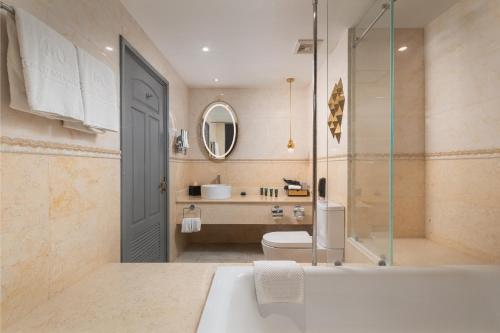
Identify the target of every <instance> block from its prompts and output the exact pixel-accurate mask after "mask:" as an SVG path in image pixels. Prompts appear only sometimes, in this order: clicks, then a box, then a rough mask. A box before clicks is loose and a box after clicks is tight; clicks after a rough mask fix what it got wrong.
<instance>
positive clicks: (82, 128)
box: [63, 120, 105, 134]
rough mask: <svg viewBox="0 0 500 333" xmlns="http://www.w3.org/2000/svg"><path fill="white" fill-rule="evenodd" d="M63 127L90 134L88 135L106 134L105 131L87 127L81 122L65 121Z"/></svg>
mask: <svg viewBox="0 0 500 333" xmlns="http://www.w3.org/2000/svg"><path fill="white" fill-rule="evenodd" d="M63 127H65V128H69V129H72V130H75V131H80V132H84V133H88V134H103V133H105V131H104V130H102V129H99V128H95V127H90V126H87V125H85V124H84V123H83V122H81V121H69V120H64V121H63Z"/></svg>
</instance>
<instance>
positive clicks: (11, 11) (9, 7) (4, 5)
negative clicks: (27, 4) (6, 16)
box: [0, 1, 15, 15]
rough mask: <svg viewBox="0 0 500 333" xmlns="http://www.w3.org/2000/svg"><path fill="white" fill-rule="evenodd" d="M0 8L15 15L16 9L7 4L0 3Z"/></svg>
mask: <svg viewBox="0 0 500 333" xmlns="http://www.w3.org/2000/svg"><path fill="white" fill-rule="evenodd" d="M0 8H1V9H5V10H6V11H8V12H9V13H11V14H12V15H14V14H15V11H14V7H12V6H9V5H8V4H6V3H5V2H3V1H0Z"/></svg>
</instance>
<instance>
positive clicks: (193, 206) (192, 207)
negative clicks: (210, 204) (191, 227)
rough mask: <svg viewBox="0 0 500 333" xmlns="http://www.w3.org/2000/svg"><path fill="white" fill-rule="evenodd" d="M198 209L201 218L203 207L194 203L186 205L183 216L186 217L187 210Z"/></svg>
mask: <svg viewBox="0 0 500 333" xmlns="http://www.w3.org/2000/svg"><path fill="white" fill-rule="evenodd" d="M196 209H198V210H199V211H200V219H201V208H200V207H196V206H195V205H193V204H191V205H189V207H184V208H183V209H182V218H184V217H186V210H189V211H193V210H196Z"/></svg>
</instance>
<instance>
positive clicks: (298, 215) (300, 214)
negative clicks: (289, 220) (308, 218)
mask: <svg viewBox="0 0 500 333" xmlns="http://www.w3.org/2000/svg"><path fill="white" fill-rule="evenodd" d="M304 216H305V210H304V207H303V206H300V205H296V206H295V207H293V217H294V218H295V219H296V220H297V221H301V220H303V219H304Z"/></svg>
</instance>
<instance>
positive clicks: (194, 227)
mask: <svg viewBox="0 0 500 333" xmlns="http://www.w3.org/2000/svg"><path fill="white" fill-rule="evenodd" d="M200 230H201V219H200V218H199V217H185V218H183V219H182V227H181V232H183V233H191V232H198V231H200Z"/></svg>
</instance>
